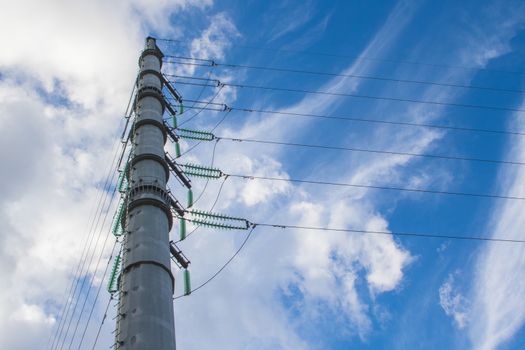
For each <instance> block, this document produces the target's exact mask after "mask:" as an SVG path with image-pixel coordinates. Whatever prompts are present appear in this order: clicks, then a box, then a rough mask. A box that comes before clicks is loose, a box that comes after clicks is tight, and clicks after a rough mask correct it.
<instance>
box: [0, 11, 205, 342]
mask: <svg viewBox="0 0 525 350" xmlns="http://www.w3.org/2000/svg"><path fill="white" fill-rule="evenodd" d="M209 3H210V2H209V1H207V2H206V3H203V2H198V3H197V2H191V1H190V2H185V1H175V2H170V1H158V2H156V3H153V2H150V1H148V2H147V3H146V2H145V1H131V2H129V1H113V2H107V1H89V2H85V1H68V2H64V1H45V2H42V1H17V2H9V3H8V4H7V3H6V4H3V6H2V12H1V13H0V19H1V20H0V29H1V30H0V38H1V40H2V42H3V43H4V45H5V46H6V47H9V49H8V50H4V51H3V53H2V55H0V72H1V80H0V131H1V133H2V135H3V137H2V138H1V140H0V145H1V150H0V152H1V153H0V156H1V158H2V162H3V166H2V167H1V168H0V174H1V176H2V179H3V180H4V181H3V183H2V185H0V194H1V195H2V196H1V197H2V198H1V202H0V218H1V219H2V222H3V225H2V229H0V242H1V245H0V251H1V254H0V271H1V273H2V277H3V279H4V281H5V284H4V285H3V288H2V290H1V291H0V296H1V299H2V300H1V301H0V326H1V327H2V328H3V330H4V331H2V332H1V334H0V348H6V349H15V348H16V349H36V348H41V347H43V345H42V342H43V341H44V342H45V341H46V340H47V339H48V337H49V332H50V331H51V329H52V326H53V324H56V322H55V321H54V320H55V319H56V314H57V312H58V310H59V309H60V306H61V305H60V303H62V302H63V301H64V292H65V290H66V286H69V283H70V282H71V280H70V278H71V276H70V272H71V270H72V269H73V267H76V263H77V262H78V259H79V257H80V254H81V252H82V249H83V248H84V247H83V246H82V242H84V241H85V238H86V236H87V234H88V228H89V227H86V226H89V225H88V223H87V221H88V217H90V214H92V213H93V212H94V203H96V201H97V199H98V198H99V196H100V195H101V193H102V188H101V187H102V184H103V180H104V178H105V175H106V174H105V173H104V172H105V171H107V169H104V166H107V165H108V164H109V160H110V157H111V155H112V151H113V146H114V144H115V141H116V135H117V129H118V128H120V127H119V126H118V124H119V118H120V117H121V116H122V114H123V109H124V107H125V106H126V103H127V99H128V97H129V94H130V90H131V87H132V84H133V80H134V76H135V73H136V71H137V56H138V54H139V52H140V50H141V49H142V46H143V40H144V37H145V36H146V34H147V33H145V32H144V29H145V27H148V28H149V29H154V30H156V31H158V32H161V33H166V34H170V33H172V32H171V31H170V30H171V28H172V27H171V26H168V27H166V26H165V25H167V23H168V22H166V21H165V20H164V21H163V20H161V19H164V18H169V16H170V14H172V13H173V12H174V11H182V10H189V9H190V7H191V6H194V5H195V4H196V5H198V8H202V6H203V5H205V4H209ZM13 28H18V29H17V30H13ZM175 29H176V28H175ZM110 219H111V213H110V214H109V218H108V220H106V222H105V227H106V228H107V226H108V224H109V220H110ZM100 226H102V220H101V221H100V222H99V223H98V227H100ZM97 232H98V231H97ZM111 240H112V239H111ZM102 242H103V239H101V240H99V241H98V249H97V254H96V256H95V260H94V261H93V262H92V263H91V264H89V266H87V267H86V269H87V270H88V271H94V268H95V263H96V258H98V252H99V251H100V250H101V248H102ZM104 257H105V259H104V260H103V261H104V262H105V260H106V259H107V251H106V252H104ZM104 262H103V263H104ZM103 263H102V264H103ZM99 277H100V275H98V276H97V278H95V282H97V281H98V279H99ZM91 296H94V293H93V292H92V293H91ZM105 298H107V295H106V293H104V295H103V296H102V299H105ZM101 304H102V303H100V304H99V305H97V309H96V310H95V318H96V320H97V321H98V320H99V319H100V318H99V316H100V315H99V311H100V310H99V308H102V306H101ZM88 306H89V305H88ZM77 312H78V310H77ZM73 326H74V325H73ZM81 329H82V327H81ZM89 332H90V331H89ZM89 332H88V334H89ZM102 338H103V340H102V341H104V340H106V341H108V340H109V341H110V339H111V335H110V334H109V332H108V333H107V334H103V335H102ZM77 339H78V338H77ZM90 339H92V338H90ZM44 345H45V344H44Z"/></svg>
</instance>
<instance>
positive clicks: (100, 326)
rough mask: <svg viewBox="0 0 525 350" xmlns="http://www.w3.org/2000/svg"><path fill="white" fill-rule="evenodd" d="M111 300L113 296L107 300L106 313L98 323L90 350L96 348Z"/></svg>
mask: <svg viewBox="0 0 525 350" xmlns="http://www.w3.org/2000/svg"><path fill="white" fill-rule="evenodd" d="M112 300H113V294H112V295H111V296H110V298H109V300H108V304H107V306H106V311H104V316H103V317H102V321H101V322H100V325H99V327H98V330H97V335H96V337H95V341H94V342H93V347H92V348H91V350H95V347H96V346H97V342H98V337H99V336H100V331H101V330H102V326H103V325H104V322H105V321H106V318H107V317H108V310H109V306H110V305H111V301H112Z"/></svg>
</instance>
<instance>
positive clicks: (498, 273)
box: [469, 103, 525, 349]
mask: <svg viewBox="0 0 525 350" xmlns="http://www.w3.org/2000/svg"><path fill="white" fill-rule="evenodd" d="M524 107H525V103H522V105H521V107H520V108H524ZM513 124H514V127H516V128H520V127H521V128H523V127H525V123H523V121H522V116H521V115H518V116H516V118H515V121H514V123H513ZM524 154H525V141H524V140H522V139H521V138H519V139H516V141H515V142H514V143H513V144H512V150H511V151H510V152H509V153H508V159H519V158H520V157H523V155H524ZM499 180H500V181H499V184H500V188H501V191H500V192H501V193H502V194H506V195H513V196H524V195H525V190H524V188H523V181H524V180H525V170H524V169H522V168H520V167H517V168H513V169H509V168H505V169H502V170H501V173H500V176H499ZM523 210H525V206H524V205H523V203H520V202H519V201H508V202H505V203H500V204H499V205H498V206H496V207H495V208H494V214H493V216H492V218H491V222H490V224H489V230H490V232H492V236H493V237H499V238H508V239H523V226H524V225H525V217H524V216H523V214H522V213H523ZM523 271H525V247H523V246H522V245H520V244H487V245H486V246H485V247H483V249H482V251H481V252H480V254H479V256H478V259H477V264H476V266H475V278H474V280H473V285H472V297H471V299H472V314H473V315H476V317H475V318H473V322H472V324H471V326H470V327H469V333H470V337H471V341H472V343H473V346H475V347H476V348H478V349H495V348H498V347H499V346H500V345H501V344H503V343H504V342H505V341H507V340H509V339H511V338H512V337H513V336H514V335H515V334H516V332H518V331H519V330H520V329H522V327H523V325H524V323H525V305H524V303H523V295H525V276H524V274H523Z"/></svg>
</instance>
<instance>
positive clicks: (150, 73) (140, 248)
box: [115, 37, 175, 350]
mask: <svg viewBox="0 0 525 350" xmlns="http://www.w3.org/2000/svg"><path fill="white" fill-rule="evenodd" d="M162 57H163V54H162V52H161V51H160V49H159V48H158V47H157V44H156V41H155V39H154V38H151V37H148V38H147V39H146V46H145V49H144V51H143V52H142V54H141V55H140V59H139V66H140V72H139V76H138V80H137V93H136V98H135V104H134V109H135V122H134V124H133V126H132V130H131V132H130V135H131V136H130V140H131V142H132V150H131V157H130V160H129V164H128V165H129V166H128V167H127V174H125V176H127V179H128V184H129V185H128V186H129V189H128V194H127V204H126V215H125V217H124V219H123V220H125V221H124V224H123V227H124V240H123V250H122V270H121V271H122V273H121V274H120V277H119V291H120V298H119V304H118V315H117V329H116V344H115V347H116V349H155V350H173V349H175V327H174V315H173V299H172V298H173V288H174V283H175V279H174V277H173V274H172V273H171V268H170V244H169V232H170V230H171V226H172V224H173V219H172V214H171V211H170V196H169V194H168V193H167V191H166V183H167V181H168V178H169V173H170V172H169V168H168V164H167V163H166V160H165V153H164V144H165V142H166V130H165V128H164V125H163V119H162V116H163V113H164V108H165V102H164V98H163V95H162V87H163V78H162V75H161V67H162Z"/></svg>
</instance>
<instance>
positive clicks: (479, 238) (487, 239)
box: [173, 220, 525, 300]
mask: <svg viewBox="0 0 525 350" xmlns="http://www.w3.org/2000/svg"><path fill="white" fill-rule="evenodd" d="M188 221H191V220H188ZM250 224H251V229H250V231H249V232H248V234H247V235H246V238H245V239H244V241H243V242H242V244H241V245H240V246H239V248H238V249H237V251H236V252H235V253H234V254H233V255H232V256H231V257H230V258H229V259H228V260H227V261H226V263H225V264H224V265H222V266H221V268H219V269H218V270H217V271H216V272H215V273H214V274H213V275H212V276H211V277H210V278H208V279H207V280H206V281H205V282H203V283H202V284H200V285H199V286H198V287H196V288H195V289H193V290H192V291H191V292H192V293H194V292H196V291H197V290H199V289H201V288H202V287H204V286H205V285H207V284H208V283H210V282H211V281H212V280H213V279H214V278H215V277H217V276H218V275H219V274H220V273H221V272H222V271H223V270H224V269H225V268H226V267H227V266H228V265H229V264H230V263H231V262H232V261H233V259H235V258H236V257H237V255H239V253H240V252H241V250H242V249H243V248H244V246H245V245H246V242H248V240H249V239H250V237H251V235H252V233H253V231H254V229H255V228H256V227H258V226H263V227H271V228H280V229H299V230H309V231H331V232H346V233H362V234H370V235H381V236H400V237H418V238H437V239H454V240H464V241H483V242H499V243H525V240H521V239H511V238H498V237H483V236H459V235H442V234H431V233H416V232H395V231H392V232H390V231H375V230H359V229H344V228H333V227H315V226H301V225H282V224H270V223H250ZM184 296H186V294H181V295H178V296H176V297H174V298H173V300H177V299H180V298H182V297H184Z"/></svg>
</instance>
